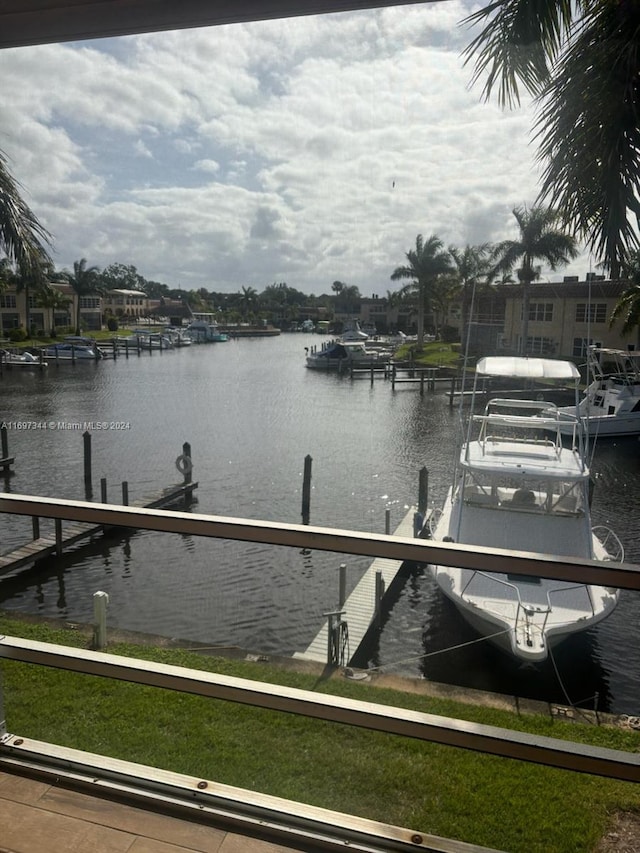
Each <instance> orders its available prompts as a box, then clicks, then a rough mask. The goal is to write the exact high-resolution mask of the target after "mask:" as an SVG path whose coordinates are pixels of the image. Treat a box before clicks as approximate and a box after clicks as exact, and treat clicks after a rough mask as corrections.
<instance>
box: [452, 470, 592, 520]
mask: <svg viewBox="0 0 640 853" xmlns="http://www.w3.org/2000/svg"><path fill="white" fill-rule="evenodd" d="M585 488H586V486H585V482H584V480H555V479H549V480H541V479H539V478H534V477H531V478H527V479H524V480H523V478H521V477H508V476H507V477H504V476H501V477H489V476H487V475H486V474H485V475H484V476H482V475H480V474H479V473H478V472H474V471H467V472H466V475H465V482H464V490H463V500H464V504H465V505H466V506H469V507H473V506H477V507H480V506H481V507H483V508H490V509H496V510H509V511H511V512H513V511H514V510H515V511H519V512H532V513H535V514H546V515H562V516H567V515H570V516H571V515H573V516H579V515H584V512H585Z"/></svg>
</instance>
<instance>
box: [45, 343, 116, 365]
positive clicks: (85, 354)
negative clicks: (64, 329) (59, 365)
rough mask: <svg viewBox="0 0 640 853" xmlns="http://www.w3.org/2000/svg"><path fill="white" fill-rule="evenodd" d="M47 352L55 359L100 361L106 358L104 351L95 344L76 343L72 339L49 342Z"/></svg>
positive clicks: (49, 356) (48, 355)
mask: <svg viewBox="0 0 640 853" xmlns="http://www.w3.org/2000/svg"><path fill="white" fill-rule="evenodd" d="M45 354H46V355H47V357H48V358H52V359H55V361H98V360H99V359H101V358H104V355H103V353H102V351H101V350H100V348H99V347H97V346H95V344H92V343H80V342H78V343H76V342H75V341H72V340H64V341H61V342H60V343H58V344H49V345H48V346H47V348H46V349H45Z"/></svg>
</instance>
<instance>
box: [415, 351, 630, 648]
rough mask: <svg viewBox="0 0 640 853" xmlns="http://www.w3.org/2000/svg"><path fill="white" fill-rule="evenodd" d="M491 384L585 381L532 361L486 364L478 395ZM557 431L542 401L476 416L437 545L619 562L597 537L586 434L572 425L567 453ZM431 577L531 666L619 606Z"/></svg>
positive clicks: (571, 589) (505, 580)
mask: <svg viewBox="0 0 640 853" xmlns="http://www.w3.org/2000/svg"><path fill="white" fill-rule="evenodd" d="M488 376H500V377H513V378H514V379H528V378H539V379H546V380H548V379H557V380H559V381H561V382H565V383H566V382H567V381H573V382H574V384H575V387H576V391H577V381H578V380H579V372H578V370H577V368H576V367H575V365H574V364H572V363H571V362H562V361H555V360H552V359H534V358H510V357H509V358H486V359H482V360H481V361H480V362H479V363H478V365H477V368H476V387H477V382H478V380H479V379H483V378H485V377H488ZM478 396H479V395H478ZM475 399H476V395H475V394H474V401H475ZM542 412H544V415H543V414H542ZM560 425H561V421H560V417H559V415H558V412H557V410H556V409H555V407H554V406H553V405H552V404H550V403H548V402H544V401H538V400H521V399H519V400H511V399H506V398H501V399H493V400H491V401H490V402H489V403H488V404H487V406H486V407H485V409H484V411H483V412H482V413H481V414H476V413H475V412H473V410H472V414H471V416H470V422H469V425H468V431H467V436H466V439H465V441H464V442H463V445H462V448H461V452H460V457H459V460H458V462H457V465H456V470H455V474H454V484H453V486H452V488H451V489H450V491H449V494H448V496H447V499H446V501H445V504H444V507H443V508H442V510H437V511H436V512H434V513H433V515H432V516H431V519H430V531H431V535H432V537H433V538H434V539H437V540H438V539H439V540H442V541H453V542H460V543H464V544H465V545H477V546H482V547H488V548H500V549H506V550H510V551H517V552H523V551H524V552H531V553H534V554H542V553H544V554H553V555H556V556H561V557H578V558H583V559H597V560H608V559H619V560H622V559H623V557H624V554H623V549H622V545H621V544H620V541H619V539H618V538H617V537H616V536H615V534H614V533H613V532H612V531H610V530H607V529H604V528H602V529H596V530H595V531H594V530H592V528H591V518H590V506H589V469H588V467H587V464H586V444H585V440H584V435H583V431H582V424H581V422H580V421H579V420H578V419H576V418H575V416H574V418H573V423H572V430H571V436H572V439H571V442H570V443H568V442H566V441H565V442H564V443H563V441H562V433H561V430H560ZM567 445H569V446H567ZM432 572H433V576H434V578H435V580H436V582H437V584H438V586H439V587H440V589H441V590H442V592H443V593H444V594H445V595H446V596H447V597H448V598H450V599H451V600H452V601H453V602H454V604H455V605H456V607H457V608H458V609H459V611H460V612H461V613H462V615H463V616H464V617H465V619H466V620H467V621H468V622H469V623H470V624H471V625H472V626H473V627H474V628H475V629H476V630H477V631H479V632H480V633H481V634H482V635H483V636H485V637H487V638H489V639H491V640H492V641H493V642H494V643H496V644H497V645H499V646H500V647H502V648H503V649H505V650H506V651H508V652H510V653H511V654H513V655H514V656H515V657H517V658H520V659H522V660H527V661H540V660H544V659H545V658H546V657H547V655H548V652H549V648H550V646H552V645H554V644H555V643H557V642H560V641H561V640H563V639H565V638H566V637H567V636H569V635H570V634H572V633H574V632H576V631H582V630H584V629H586V628H588V627H590V626H592V625H595V624H596V623H597V622H599V621H600V620H601V619H604V618H605V617H606V616H608V615H609V614H610V613H611V612H612V611H613V609H614V607H615V606H616V603H617V600H618V591H617V590H615V589H611V588H607V587H602V586H594V585H586V584H579V583H571V582H564V581H557V580H547V579H544V578H538V577H524V576H522V575H516V574H514V575H503V574H498V573H493V572H481V571H474V570H470V569H463V568H458V567H449V566H432Z"/></svg>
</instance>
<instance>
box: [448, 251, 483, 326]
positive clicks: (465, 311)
mask: <svg viewBox="0 0 640 853" xmlns="http://www.w3.org/2000/svg"><path fill="white" fill-rule="evenodd" d="M491 249H492V247H491V245H490V244H489V243H483V244H482V245H481V246H469V245H467V246H465V247H464V249H463V250H462V251H460V249H457V248H455V246H450V247H449V254H450V255H451V258H452V259H453V263H454V266H455V271H454V275H455V278H456V279H457V284H458V287H459V289H460V295H461V300H460V301H461V303H462V311H461V318H460V319H461V322H460V338H461V340H462V341H464V340H466V337H467V335H466V332H467V326H468V324H469V323H470V322H471V320H472V319H473V318H472V317H471V316H470V309H471V304H472V301H473V296H474V293H475V291H476V289H477V288H478V287H479V286H480V285H482V284H485V283H486V280H487V277H488V275H489V272H490V271H491V261H490V258H489V255H490V252H491Z"/></svg>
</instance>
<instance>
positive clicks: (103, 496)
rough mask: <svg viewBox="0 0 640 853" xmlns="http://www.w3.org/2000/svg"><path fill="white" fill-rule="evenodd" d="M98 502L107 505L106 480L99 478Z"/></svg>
mask: <svg viewBox="0 0 640 853" xmlns="http://www.w3.org/2000/svg"><path fill="white" fill-rule="evenodd" d="M100 501H101V502H102V503H103V504H106V503H107V478H106V477H101V478H100Z"/></svg>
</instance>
